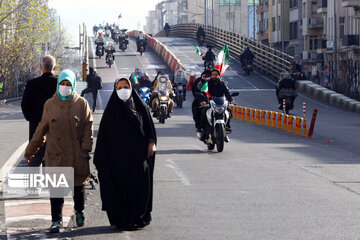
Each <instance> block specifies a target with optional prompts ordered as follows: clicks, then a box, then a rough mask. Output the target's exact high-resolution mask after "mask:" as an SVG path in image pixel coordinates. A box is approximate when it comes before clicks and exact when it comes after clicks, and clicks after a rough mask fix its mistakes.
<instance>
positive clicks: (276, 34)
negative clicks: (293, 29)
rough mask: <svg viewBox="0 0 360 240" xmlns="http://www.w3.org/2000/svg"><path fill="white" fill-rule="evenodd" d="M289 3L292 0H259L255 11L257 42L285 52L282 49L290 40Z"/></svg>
mask: <svg viewBox="0 0 360 240" xmlns="http://www.w3.org/2000/svg"><path fill="white" fill-rule="evenodd" d="M296 1H297V0H296ZM290 2H293V0H260V2H259V6H258V8H257V10H256V13H257V18H258V25H259V31H258V40H259V41H261V42H262V43H264V44H267V45H269V46H271V47H274V48H276V49H278V50H284V51H286V49H282V48H283V46H285V47H286V45H287V44H288V43H289V39H290V23H289V20H290V19H289V17H290V12H289V10H290ZM282 29H283V31H282Z"/></svg>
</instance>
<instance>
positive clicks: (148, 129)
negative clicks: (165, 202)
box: [94, 78, 156, 231]
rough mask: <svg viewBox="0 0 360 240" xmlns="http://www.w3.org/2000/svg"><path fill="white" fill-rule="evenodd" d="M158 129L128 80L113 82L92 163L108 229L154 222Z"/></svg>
mask: <svg viewBox="0 0 360 240" xmlns="http://www.w3.org/2000/svg"><path fill="white" fill-rule="evenodd" d="M155 151H156V132H155V126H154V123H153V121H152V118H151V116H150V113H149V111H148V108H147V107H146V105H145V104H144V103H143V102H142V100H141V99H140V97H139V95H138V94H137V93H136V91H135V90H134V89H133V88H132V87H131V83H130V81H129V80H128V79H127V78H120V79H118V80H116V81H115V85H114V91H113V93H112V95H111V97H110V99H109V102H108V104H107V106H106V108H105V111H104V114H103V117H102V119H101V122H100V127H99V133H98V137H97V142H96V148H95V155H94V164H95V166H96V169H97V170H98V178H99V182H100V194H101V200H102V210H103V211H106V213H107V216H108V219H109V222H110V225H112V226H115V227H116V228H118V229H119V230H122V231H123V230H135V229H137V228H142V227H144V226H146V225H148V224H150V221H151V211H152V193H153V172H154V164H155Z"/></svg>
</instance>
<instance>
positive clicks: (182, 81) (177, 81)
mask: <svg viewBox="0 0 360 240" xmlns="http://www.w3.org/2000/svg"><path fill="white" fill-rule="evenodd" d="M178 85H182V86H183V87H184V101H185V100H186V85H187V80H186V78H185V73H184V71H182V70H178V71H177V72H176V75H175V76H174V80H173V86H174V87H176V86H178Z"/></svg>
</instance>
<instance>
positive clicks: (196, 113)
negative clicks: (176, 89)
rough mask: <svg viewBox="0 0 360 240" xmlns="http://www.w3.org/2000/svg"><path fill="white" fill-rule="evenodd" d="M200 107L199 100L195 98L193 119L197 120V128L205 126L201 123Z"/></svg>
mask: <svg viewBox="0 0 360 240" xmlns="http://www.w3.org/2000/svg"><path fill="white" fill-rule="evenodd" d="M199 107H200V103H199V100H197V99H194V101H193V103H192V113H193V119H194V121H195V128H197V129H201V128H202V127H203V126H202V124H201V117H202V116H201V115H202V109H200V108H199Z"/></svg>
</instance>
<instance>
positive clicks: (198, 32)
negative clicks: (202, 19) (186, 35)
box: [196, 26, 205, 41]
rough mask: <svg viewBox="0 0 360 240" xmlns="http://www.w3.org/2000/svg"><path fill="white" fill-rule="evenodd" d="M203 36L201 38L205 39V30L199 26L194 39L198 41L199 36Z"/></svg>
mask: <svg viewBox="0 0 360 240" xmlns="http://www.w3.org/2000/svg"><path fill="white" fill-rule="evenodd" d="M201 36H203V39H205V31H204V29H203V28H202V27H201V26H200V27H199V28H198V30H197V32H196V39H197V40H198V41H199V40H200V37H201Z"/></svg>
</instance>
